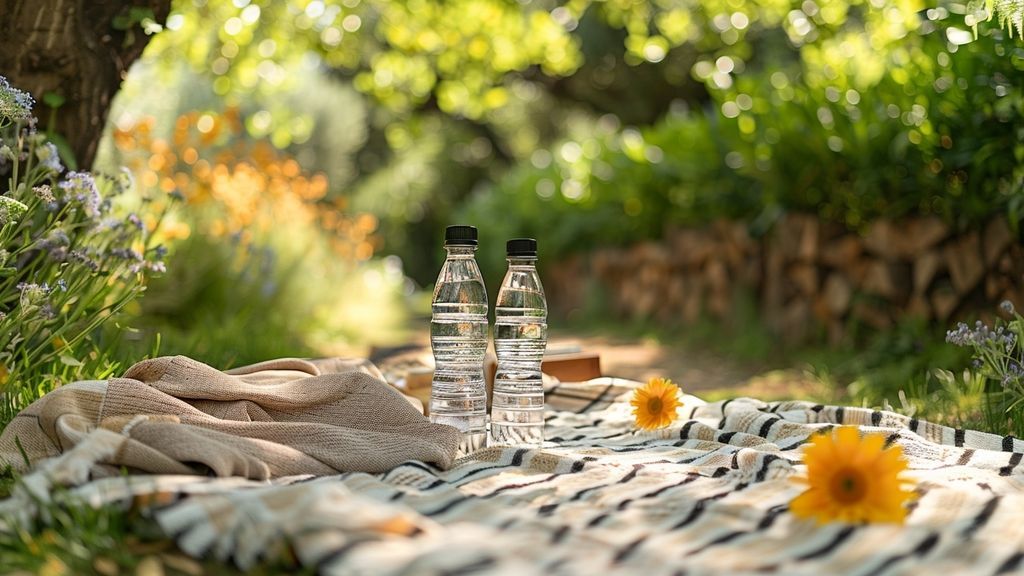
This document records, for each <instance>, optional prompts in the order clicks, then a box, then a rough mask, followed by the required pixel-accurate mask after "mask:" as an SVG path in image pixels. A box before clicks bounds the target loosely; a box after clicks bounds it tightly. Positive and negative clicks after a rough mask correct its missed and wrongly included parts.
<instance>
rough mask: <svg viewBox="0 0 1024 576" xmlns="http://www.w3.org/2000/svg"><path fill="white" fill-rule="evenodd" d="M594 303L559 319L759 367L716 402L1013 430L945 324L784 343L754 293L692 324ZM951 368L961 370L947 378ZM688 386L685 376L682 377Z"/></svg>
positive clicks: (580, 328)
mask: <svg viewBox="0 0 1024 576" xmlns="http://www.w3.org/2000/svg"><path fill="white" fill-rule="evenodd" d="M596 296H598V298H595V299H591V301H592V302H593V304H592V309H589V308H588V309H587V310H584V311H583V312H582V313H580V314H578V315H576V316H575V320H573V321H570V322H568V324H567V325H563V326H561V327H560V330H561V331H562V332H571V333H574V334H577V335H591V336H608V335H614V336H615V337H616V338H617V339H620V340H625V341H629V340H648V341H653V342H657V343H659V344H662V345H664V346H667V347H669V348H673V349H683V350H688V351H693V352H694V353H698V354H699V353H700V352H701V351H708V352H710V353H712V354H714V355H716V356H718V357H722V358H726V359H728V361H730V362H734V363H736V364H737V365H739V366H742V367H743V368H744V369H745V370H746V371H747V372H749V373H751V374H754V375H755V376H754V377H753V378H751V381H750V382H749V383H748V385H746V386H743V387H741V388H739V389H728V388H726V389H714V390H709V391H702V392H701V393H700V396H701V397H702V398H703V399H705V400H709V401H714V400H720V399H725V398H730V397H735V396H737V395H744V396H749V395H754V396H757V397H759V398H762V399H766V400H772V399H782V398H796V399H801V400H811V401H815V402H823V403H833V404H836V403H841V404H851V405H857V406H871V407H877V408H887V409H892V410H896V411H899V412H903V413H906V414H912V415H914V416H917V417H919V418H922V419H927V420H930V421H933V422H936V423H942V424H948V425H953V426H960V427H968V428H972V429H977V430H983V431H990V432H995V433H1000V434H1005V433H1007V432H1008V430H1007V429H1006V424H1005V422H1004V421H1003V419H1001V418H1000V417H999V415H997V414H992V413H991V411H989V410H987V409H986V404H987V403H986V396H985V394H983V393H982V392H981V391H979V390H978V389H977V384H976V383H972V382H967V381H965V380H964V378H963V376H961V374H962V373H963V371H964V369H965V368H967V366H968V363H969V361H970V353H969V351H967V350H964V349H962V348H958V347H956V346H953V345H951V344H947V343H946V342H945V330H944V329H943V328H942V327H940V326H931V325H928V324H926V323H924V322H920V321H915V320H907V321H904V322H902V323H900V324H898V325H896V326H894V327H893V328H892V329H890V330H887V331H883V332H877V331H868V330H865V329H863V328H862V327H856V326H855V327H852V328H851V330H850V333H849V338H848V342H847V343H845V344H843V345H841V346H839V347H831V346H827V345H824V344H811V345H796V346H794V345H786V344H785V343H784V342H783V341H782V340H781V339H779V338H778V337H777V336H776V335H774V334H773V333H772V332H771V330H770V329H769V328H768V327H767V326H766V325H765V324H764V323H763V322H762V321H761V320H760V318H759V316H758V309H757V305H756V302H755V300H754V299H753V298H750V297H744V296H743V295H740V297H738V298H737V302H738V303H737V304H736V305H735V307H734V309H733V310H732V314H731V317H730V319H728V320H724V321H723V320H716V319H712V318H708V317H705V318H702V319H700V320H699V321H698V322H696V323H695V324H693V325H690V326H682V325H677V326H671V325H669V326H665V325H663V324H659V323H656V322H654V321H652V320H650V319H633V320H627V321H621V320H614V319H609V318H608V314H607V309H608V307H607V306H606V301H605V300H603V299H602V298H601V295H600V294H597V295H596ZM941 371H948V372H951V373H953V374H956V375H957V377H956V378H955V379H954V380H953V381H950V380H949V378H948V377H946V376H945V375H942V374H943V372H941ZM684 386H685V383H684Z"/></svg>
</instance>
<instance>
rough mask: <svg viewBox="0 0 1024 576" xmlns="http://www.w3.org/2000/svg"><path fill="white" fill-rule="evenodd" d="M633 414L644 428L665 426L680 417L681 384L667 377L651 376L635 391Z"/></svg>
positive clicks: (652, 428) (637, 422)
mask: <svg viewBox="0 0 1024 576" xmlns="http://www.w3.org/2000/svg"><path fill="white" fill-rule="evenodd" d="M629 403H630V404H632V405H633V416H634V417H635V418H636V425H637V427H639V428H642V429H644V430H654V429H655V428H664V427H665V426H668V425H669V424H671V423H672V422H674V421H675V419H676V418H677V417H678V415H677V414H676V408H678V407H680V406H682V402H680V401H679V386H676V385H675V384H673V383H672V381H671V380H669V379H667V378H651V379H650V380H649V381H648V382H647V384H645V385H643V386H641V387H640V388H637V389H636V390H634V391H633V399H632V400H630V402H629Z"/></svg>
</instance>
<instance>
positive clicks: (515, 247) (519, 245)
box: [505, 238, 537, 256]
mask: <svg viewBox="0 0 1024 576" xmlns="http://www.w3.org/2000/svg"><path fill="white" fill-rule="evenodd" d="M505 250H506V251H508V255H509V256H536V255H537V241H536V240H534V239H533V238H513V239H511V240H509V241H508V242H506V243H505Z"/></svg>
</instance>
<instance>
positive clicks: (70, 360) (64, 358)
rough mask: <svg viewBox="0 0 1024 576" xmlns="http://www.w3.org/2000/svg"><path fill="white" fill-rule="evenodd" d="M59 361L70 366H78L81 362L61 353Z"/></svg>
mask: <svg viewBox="0 0 1024 576" xmlns="http://www.w3.org/2000/svg"><path fill="white" fill-rule="evenodd" d="M60 363H61V364H64V365H65V366H72V367H75V368H78V367H80V366H82V362H81V361H79V360H76V359H74V358H72V357H71V356H68V355H66V354H61V356H60Z"/></svg>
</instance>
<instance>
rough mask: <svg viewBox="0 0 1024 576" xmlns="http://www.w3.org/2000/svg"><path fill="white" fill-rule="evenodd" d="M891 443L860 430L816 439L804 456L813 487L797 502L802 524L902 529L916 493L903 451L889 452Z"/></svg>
mask: <svg viewBox="0 0 1024 576" xmlns="http://www.w3.org/2000/svg"><path fill="white" fill-rule="evenodd" d="M884 445H885V439H884V438H883V437H882V436H880V435H878V434H869V435H867V436H865V437H864V438H863V439H862V438H861V437H860V434H859V432H858V430H857V428H856V427H853V426H843V427H840V428H839V429H837V430H836V431H835V433H834V434H828V433H821V434H815V435H814V436H813V437H812V438H811V443H810V445H809V446H807V448H806V450H805V451H804V463H805V464H806V465H807V476H806V478H797V480H798V481H800V482H803V483H805V484H808V485H809V486H810V487H809V488H808V489H807V490H806V491H804V492H803V493H802V494H800V495H799V496H797V497H796V498H794V499H793V501H792V502H791V503H790V505H789V509H790V511H792V512H793V514H795V515H796V516H798V517H801V518H813V519H815V520H817V521H818V523H819V524H824V523H826V522H832V521H839V522H895V523H898V524H902V523H903V520H904V519H905V518H906V515H907V510H906V508H905V507H904V504H905V503H906V502H907V501H908V500H910V499H911V498H913V497H914V493H913V492H911V491H910V490H906V489H904V488H903V484H904V483H905V482H904V481H903V480H901V479H900V473H901V472H903V471H904V470H906V469H907V462H906V460H905V459H904V458H903V451H902V450H901V449H900V447H899V446H893V447H891V448H884Z"/></svg>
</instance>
